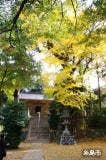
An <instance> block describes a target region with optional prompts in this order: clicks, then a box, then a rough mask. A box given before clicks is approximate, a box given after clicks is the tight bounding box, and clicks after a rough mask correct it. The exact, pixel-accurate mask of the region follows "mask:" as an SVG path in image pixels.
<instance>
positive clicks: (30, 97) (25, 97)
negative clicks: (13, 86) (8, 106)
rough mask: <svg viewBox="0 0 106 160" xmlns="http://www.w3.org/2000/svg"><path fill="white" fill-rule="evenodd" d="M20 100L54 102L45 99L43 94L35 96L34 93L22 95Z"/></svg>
mask: <svg viewBox="0 0 106 160" xmlns="http://www.w3.org/2000/svg"><path fill="white" fill-rule="evenodd" d="M19 99H20V100H53V99H49V98H47V97H45V96H44V95H43V94H37V93H36V94H34V93H30V94H29V93H20V94H19Z"/></svg>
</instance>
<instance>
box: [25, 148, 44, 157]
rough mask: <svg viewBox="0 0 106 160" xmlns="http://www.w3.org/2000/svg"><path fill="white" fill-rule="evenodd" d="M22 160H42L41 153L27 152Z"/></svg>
mask: <svg viewBox="0 0 106 160" xmlns="http://www.w3.org/2000/svg"><path fill="white" fill-rule="evenodd" d="M22 160H43V152H42V150H41V149H36V150H29V151H28V153H26V154H25V156H24V157H23V158H22Z"/></svg>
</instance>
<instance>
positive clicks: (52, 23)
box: [0, 0, 106, 106]
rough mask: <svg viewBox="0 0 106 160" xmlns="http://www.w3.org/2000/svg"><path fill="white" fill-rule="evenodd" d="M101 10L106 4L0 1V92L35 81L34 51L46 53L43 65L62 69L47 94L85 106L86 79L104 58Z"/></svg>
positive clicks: (102, 0)
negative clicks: (98, 60)
mask: <svg viewBox="0 0 106 160" xmlns="http://www.w3.org/2000/svg"><path fill="white" fill-rule="evenodd" d="M6 4H7V5H6ZM105 10H106V2H105V0H95V1H92V3H91V5H89V6H87V1H75V0H71V1H69V0H65V1H55V0H54V1H53V0H51V1H47V0H43V1H42V0H41V1H39V0H38V1H35V0H15V1H12V0H9V1H7V0H4V1H0V14H1V16H0V59H1V60H0V62H1V66H0V67H1V68H0V77H1V78H0V86H1V88H2V86H3V87H4V86H5V87H7V86H8V87H9V88H11V87H13V86H14V88H17V87H18V88H21V87H24V86H28V85H30V84H31V83H32V82H33V80H34V78H33V77H34V76H38V75H39V73H40V65H39V63H37V62H35V61H34V59H33V56H32V54H30V53H31V52H32V51H34V50H38V52H42V53H43V54H46V62H48V63H49V64H54V65H57V68H58V66H59V67H60V69H59V72H58V73H57V74H56V75H55V76H54V86H53V87H50V86H49V85H47V83H45V84H46V85H45V86H46V89H45V91H46V93H49V94H51V95H52V96H54V97H55V98H56V99H57V100H58V101H60V102H62V103H63V104H65V105H71V106H78V105H79V106H84V105H85V103H86V102H87V99H89V93H88V91H87V89H86V87H85V86H84V84H83V81H84V76H85V74H86V73H87V71H88V70H90V69H92V66H93V64H94V61H96V56H97V55H98V56H101V55H103V57H105V52H106V50H105V40H106V27H105V23H106V22H105V20H106V14H105ZM39 43H41V44H42V45H43V47H41V48H40V47H38V44H39ZM23 75H24V76H23ZM45 75H46V74H45ZM35 79H36V78H35ZM46 79H47V80H48V79H49V78H48V77H47V76H46ZM48 84H49V82H48ZM1 88H0V89H1Z"/></svg>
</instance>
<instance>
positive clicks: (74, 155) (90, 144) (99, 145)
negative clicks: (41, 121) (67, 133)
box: [6, 138, 106, 160]
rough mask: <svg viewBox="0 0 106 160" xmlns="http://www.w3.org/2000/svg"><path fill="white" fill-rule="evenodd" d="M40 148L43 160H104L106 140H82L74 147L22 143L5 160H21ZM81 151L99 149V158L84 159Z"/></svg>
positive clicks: (105, 156)
mask: <svg viewBox="0 0 106 160" xmlns="http://www.w3.org/2000/svg"><path fill="white" fill-rule="evenodd" d="M39 148H42V150H43V153H44V160H106V138H105V139H104V138H103V139H98V140H82V141H80V142H78V143H77V144H75V145H58V144H55V143H50V144H39V143H22V144H21V145H20V147H19V149H17V150H10V151H8V153H7V157H6V160H21V159H22V157H23V156H24V155H25V154H26V153H27V152H28V150H29V149H39ZM83 149H100V150H101V151H102V156H101V157H99V158H98V157H93V158H91V157H84V156H82V150H83Z"/></svg>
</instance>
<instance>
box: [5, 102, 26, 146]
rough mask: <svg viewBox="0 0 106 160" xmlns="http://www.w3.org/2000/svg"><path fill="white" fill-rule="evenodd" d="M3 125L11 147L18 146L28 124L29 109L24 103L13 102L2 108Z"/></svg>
mask: <svg viewBox="0 0 106 160" xmlns="http://www.w3.org/2000/svg"><path fill="white" fill-rule="evenodd" d="M2 116H3V117H4V118H3V122H2V123H3V126H4V132H5V133H6V141H7V144H8V146H9V147H10V148H17V147H18V145H19V144H20V142H21V141H22V139H21V134H22V129H23V128H24V127H25V126H26V125H27V124H28V116H27V110H26V107H25V105H24V104H23V103H18V102H13V103H10V104H7V105H6V106H5V107H3V108H2Z"/></svg>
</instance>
